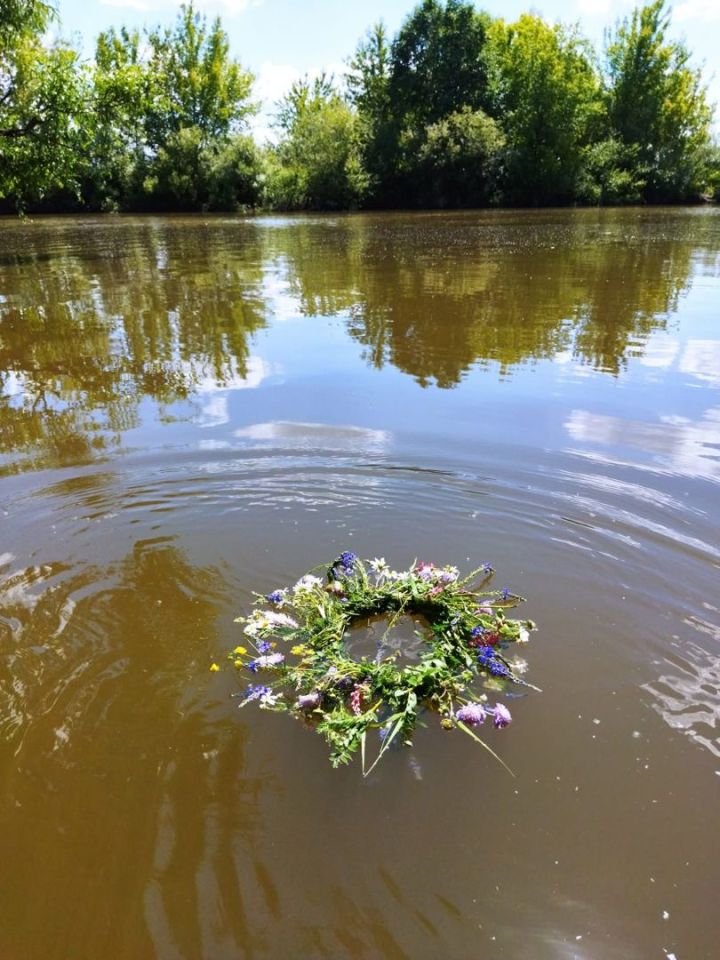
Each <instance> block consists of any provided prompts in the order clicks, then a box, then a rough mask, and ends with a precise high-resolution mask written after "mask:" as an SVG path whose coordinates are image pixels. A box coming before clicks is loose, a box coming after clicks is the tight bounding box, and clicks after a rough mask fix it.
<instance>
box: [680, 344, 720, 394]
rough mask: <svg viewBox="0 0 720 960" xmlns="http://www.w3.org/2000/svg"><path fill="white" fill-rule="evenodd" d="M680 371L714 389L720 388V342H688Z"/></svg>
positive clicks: (681, 360)
mask: <svg viewBox="0 0 720 960" xmlns="http://www.w3.org/2000/svg"><path fill="white" fill-rule="evenodd" d="M680 369H681V371H682V372H683V373H689V374H690V375H691V376H693V377H697V379H698V380H704V381H705V382H706V383H709V384H711V385H712V386H713V387H720V340H688V342H687V345H686V347H685V350H684V352H683V355H682V357H681V359H680Z"/></svg>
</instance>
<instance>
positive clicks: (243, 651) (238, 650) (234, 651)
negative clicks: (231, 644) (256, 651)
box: [233, 647, 247, 654]
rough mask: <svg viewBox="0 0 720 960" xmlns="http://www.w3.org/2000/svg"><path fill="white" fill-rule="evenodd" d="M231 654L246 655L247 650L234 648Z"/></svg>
mask: <svg viewBox="0 0 720 960" xmlns="http://www.w3.org/2000/svg"><path fill="white" fill-rule="evenodd" d="M233 653H237V654H241V653H247V650H246V649H245V647H235V649H234V650H233Z"/></svg>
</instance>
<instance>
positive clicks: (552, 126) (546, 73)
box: [0, 0, 720, 213]
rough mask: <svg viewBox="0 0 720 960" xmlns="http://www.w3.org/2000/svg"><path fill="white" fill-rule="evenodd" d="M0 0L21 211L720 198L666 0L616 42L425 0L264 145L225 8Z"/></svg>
mask: <svg viewBox="0 0 720 960" xmlns="http://www.w3.org/2000/svg"><path fill="white" fill-rule="evenodd" d="M61 12H62V11H61V10H57V9H55V8H53V7H52V6H50V5H49V4H47V3H44V2H42V0H0V213H17V212H19V213H97V212H124V213H137V212H167V213H171V212H172V213H175V212H177V213H181V212H193V211H200V212H213V211H217V212H230V211H252V210H260V209H262V210H282V211H303V210H312V211H318V210H330V211H343V210H380V209H404V210H412V209H473V208H482V207H537V206H569V205H588V206H592V205H615V204H643V203H692V202H702V201H711V200H718V199H720V146H719V145H718V143H717V141H716V140H714V139H713V136H712V119H713V108H712V106H711V104H710V103H709V101H708V96H707V90H706V87H705V85H704V83H703V77H702V73H701V71H700V70H699V69H697V68H695V67H693V66H692V65H691V57H690V52H689V51H688V50H687V48H686V47H685V46H684V45H683V44H682V43H679V42H677V41H675V40H672V39H670V38H669V37H668V28H669V22H670V12H669V9H668V8H667V7H666V5H665V3H664V2H663V0H656V2H652V3H649V4H647V5H646V6H643V7H637V8H636V9H635V10H633V11H632V12H631V13H630V14H629V15H628V16H627V17H626V18H625V19H623V20H621V21H619V22H618V23H616V24H615V26H614V27H612V28H611V29H609V30H608V31H607V33H606V37H605V44H604V49H603V50H601V51H599V50H596V49H595V48H593V46H592V45H591V44H590V43H589V42H588V41H587V40H586V39H585V38H584V37H583V36H582V34H581V33H580V32H579V30H578V28H577V27H576V26H568V25H563V24H555V25H550V24H548V23H547V22H546V21H545V20H543V19H542V18H541V17H539V16H537V15H535V14H523V15H522V16H521V17H520V18H519V19H518V20H517V21H515V22H513V23H508V22H506V21H504V20H502V19H499V18H493V17H491V16H490V15H489V14H487V13H484V12H482V11H480V10H479V9H478V8H476V6H475V5H474V4H473V3H470V2H466V0H422V2H420V3H419V4H418V5H417V6H416V7H415V8H414V9H413V10H412V11H411V12H410V13H409V14H408V16H407V17H406V19H405V21H404V23H403V24H402V26H401V27H400V29H399V31H398V33H397V34H396V35H395V36H393V37H391V36H390V35H389V34H388V32H387V30H386V29H385V27H384V26H383V24H382V23H378V24H376V25H375V26H373V27H371V28H370V29H369V30H368V32H367V33H366V35H365V36H364V37H363V38H362V39H361V41H360V42H359V44H358V46H357V48H356V50H355V52H354V54H352V55H351V56H350V57H349V58H348V60H347V61H346V70H345V73H344V75H343V76H341V77H332V76H328V75H324V74H323V75H321V76H319V77H316V78H314V79H310V78H305V79H303V80H300V81H298V82H296V83H294V84H293V85H292V87H291V88H290V90H289V91H288V92H287V94H286V95H285V96H284V97H283V98H282V100H281V101H279V102H278V103H276V104H275V105H274V106H275V114H274V125H275V129H276V134H277V142H275V143H270V144H259V143H257V142H256V141H255V140H254V139H253V137H252V136H251V133H250V126H249V121H250V119H251V117H252V116H253V114H254V113H256V112H257V110H258V104H257V103H256V101H255V99H254V97H253V83H254V77H253V76H252V74H251V73H250V72H249V71H247V70H246V69H244V68H243V67H242V65H241V63H240V62H239V61H237V60H235V59H234V58H233V57H232V56H231V54H230V47H229V41H228V37H227V34H226V33H225V31H224V30H223V27H222V23H221V21H220V19H219V18H217V19H215V20H214V21H212V22H208V21H207V19H206V18H205V17H203V16H201V15H200V14H199V13H198V12H197V11H196V10H195V9H194V7H193V6H192V4H189V5H184V6H181V7H180V9H179V12H178V14H177V17H176V20H175V22H174V24H173V25H172V26H170V27H164V26H158V27H155V28H146V29H145V30H144V31H143V32H142V33H141V32H139V31H130V30H127V29H126V28H125V27H119V28H117V29H116V28H111V29H110V30H107V31H105V32H104V33H102V34H100V36H99V37H98V38H97V42H96V45H95V52H94V56H93V58H92V59H91V60H89V61H85V60H83V59H82V58H81V56H80V54H79V52H78V51H77V50H76V49H74V48H73V47H72V46H71V45H69V44H68V43H66V42H65V41H62V40H58V41H56V42H54V43H52V44H48V43H47V42H46V39H45V37H46V32H47V29H48V26H49V25H50V24H51V23H52V22H53V21H57V20H58V18H59V17H60V16H61Z"/></svg>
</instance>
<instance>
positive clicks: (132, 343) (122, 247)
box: [0, 221, 264, 466]
mask: <svg viewBox="0 0 720 960" xmlns="http://www.w3.org/2000/svg"><path fill="white" fill-rule="evenodd" d="M10 232H11V233H12V237H11V239H10V241H9V242H8V246H9V245H10V243H11V244H12V247H13V248H14V249H22V251H23V252H22V254H21V255H18V256H14V255H13V254H6V255H5V256H3V257H2V258H0V260H1V262H0V267H2V279H3V299H2V300H0V424H1V425H2V430H1V431H0V437H1V439H0V453H8V452H18V451H25V452H28V453H29V454H30V455H31V456H32V459H33V462H34V464H35V465H37V466H41V465H55V464H62V463H66V462H84V461H88V460H91V459H92V458H93V457H94V456H95V455H96V453H97V452H98V451H102V450H104V449H106V448H107V447H108V446H109V445H112V444H114V443H117V442H118V440H119V435H120V434H121V433H122V432H123V431H124V430H127V429H129V428H131V427H133V426H135V425H137V422H138V413H137V410H138V404H139V403H140V401H141V400H142V398H143V397H149V398H151V399H153V400H155V401H156V402H157V403H159V404H163V405H164V404H170V403H173V402H175V401H177V400H182V399H186V398H187V397H189V396H191V395H192V393H193V391H194V389H195V387H196V386H197V384H198V382H199V381H200V380H203V381H205V382H207V380H208V379H210V380H212V381H214V382H215V383H216V384H217V385H218V386H222V385H223V384H224V383H227V382H228V381H231V380H232V379H233V378H237V377H241V378H242V377H244V376H245V375H246V365H247V360H248V355H249V347H248V336H249V334H251V333H252V332H254V331H255V330H257V329H259V328H260V327H261V326H262V325H263V324H264V319H263V301H262V291H261V287H260V284H261V279H262V273H261V270H262V267H261V258H260V256H259V255H258V253H257V234H256V233H255V232H254V231H250V232H248V231H245V232H244V233H243V231H242V229H240V230H238V229H237V228H235V229H234V231H233V233H232V235H231V236H230V237H227V236H225V235H224V233H223V231H222V230H218V229H217V228H216V229H214V230H213V231H212V233H210V234H207V235H206V233H205V231H204V230H203V229H202V225H200V224H197V225H193V227H192V228H190V229H183V228H182V224H181V223H180V222H177V223H173V221H167V222H165V223H163V224H162V225H158V224H156V223H153V222H152V221H145V222H143V223H124V224H119V225H117V224H116V225H112V226H110V227H104V226H102V224H100V225H97V224H96V225H94V226H93V227H92V228H91V229H90V230H88V229H83V228H82V227H76V228H74V229H73V228H72V227H66V228H64V229H63V228H61V227H58V226H53V227H52V228H51V230H50V231H49V232H48V233H44V232H43V231H42V229H33V228H32V227H25V228H23V227H20V226H17V227H15V228H14V230H12V231H10ZM239 236H240V243H241V251H242V255H241V256H238V255H237V253H236V252H235V253H233V245H234V244H237V243H238V237H239ZM48 244H51V247H50V253H49V254H48V253H46V252H45V251H46V250H47V247H48Z"/></svg>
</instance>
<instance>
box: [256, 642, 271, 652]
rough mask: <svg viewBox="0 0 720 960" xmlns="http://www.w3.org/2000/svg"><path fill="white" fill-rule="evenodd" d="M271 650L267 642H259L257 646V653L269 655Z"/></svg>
mask: <svg viewBox="0 0 720 960" xmlns="http://www.w3.org/2000/svg"><path fill="white" fill-rule="evenodd" d="M271 650H272V644H271V643H270V641H269V640H261V641H260V642H259V643H258V645H257V651H258V653H270V651H271Z"/></svg>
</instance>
